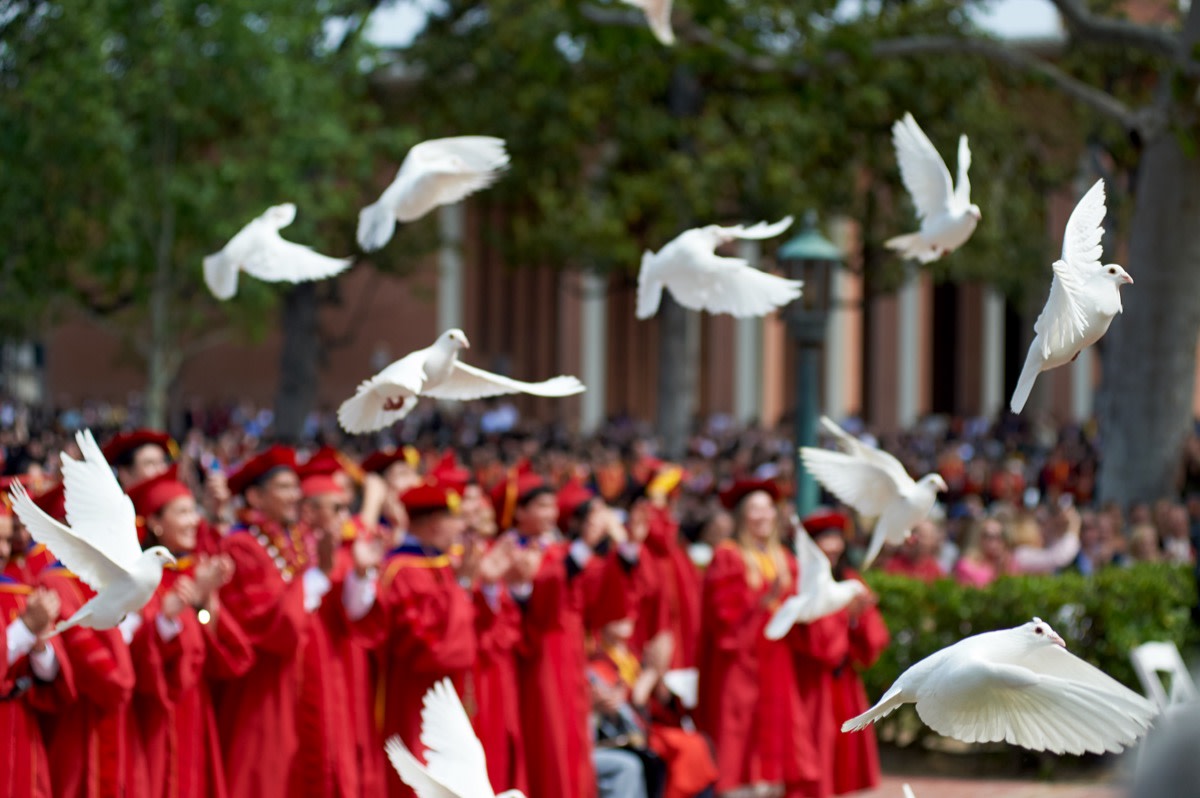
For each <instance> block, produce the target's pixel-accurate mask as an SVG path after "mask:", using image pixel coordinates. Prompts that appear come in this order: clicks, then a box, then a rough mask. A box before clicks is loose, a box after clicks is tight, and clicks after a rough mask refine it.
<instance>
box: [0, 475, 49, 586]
mask: <svg viewBox="0 0 1200 798" xmlns="http://www.w3.org/2000/svg"><path fill="white" fill-rule="evenodd" d="M18 481H19V482H20V483H21V484H22V485H24V486H25V489H26V490H28V491H30V492H31V495H32V491H33V480H32V479H28V478H26V477H4V478H2V479H0V535H5V536H7V537H8V539H9V556H8V561H7V562H6V563H5V564H4V567H3V568H0V572H2V573H3V574H4V575H5V576H7V577H9V578H10V579H13V580H14V581H17V582H20V583H21V584H24V585H32V584H34V583H36V582H37V577H38V574H39V573H41V571H42V569H43V568H45V567H46V566H48V565H50V564H51V563H53V562H54V560H55V559H56V558H55V556H54V555H53V554H51V553H50V550H49V549H48V548H46V547H45V546H43V545H42V544H41V543H37V542H35V541H34V540H33V538H31V537H30V536H29V531H28V530H27V529H25V525H24V524H22V523H21V519H19V518H17V516H16V515H15V514H14V513H13V511H12V500H11V499H10V498H9V495H8V492H9V490H10V489H11V488H12V485H13V483H14V482H18Z"/></svg>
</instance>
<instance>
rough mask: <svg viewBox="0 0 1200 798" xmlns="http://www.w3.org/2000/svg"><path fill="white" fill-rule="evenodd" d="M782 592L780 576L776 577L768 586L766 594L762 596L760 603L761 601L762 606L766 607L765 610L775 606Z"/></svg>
mask: <svg viewBox="0 0 1200 798" xmlns="http://www.w3.org/2000/svg"><path fill="white" fill-rule="evenodd" d="M783 591H784V585H783V579H782V578H781V577H780V576H778V575H776V577H775V578H774V579H772V580H771V584H770V586H769V588H768V590H767V592H766V594H764V595H763V597H762V601H761V604H762V606H764V607H767V608H771V607H774V606H775V604H776V603H777V602H778V601H779V599H780V598H781V597H782V596H783Z"/></svg>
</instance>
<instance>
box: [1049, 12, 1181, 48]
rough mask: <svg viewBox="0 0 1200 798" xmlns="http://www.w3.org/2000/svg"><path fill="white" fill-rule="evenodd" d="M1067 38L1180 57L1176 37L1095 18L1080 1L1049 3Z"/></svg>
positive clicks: (1118, 20) (1141, 27)
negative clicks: (1065, 30)
mask: <svg viewBox="0 0 1200 798" xmlns="http://www.w3.org/2000/svg"><path fill="white" fill-rule="evenodd" d="M1050 2H1051V3H1053V4H1054V6H1055V8H1057V9H1058V12H1059V13H1060V14H1062V16H1063V21H1064V22H1065V23H1066V25H1067V29H1068V30H1070V31H1071V35H1072V36H1074V37H1075V38H1077V39H1079V40H1080V41H1083V42H1088V43H1096V44H1116V45H1120V46H1122V47H1136V48H1137V49H1139V50H1144V51H1146V52H1150V53H1156V54H1158V55H1165V56H1167V57H1168V58H1173V59H1174V58H1180V57H1182V56H1184V52H1183V48H1182V45H1181V42H1180V41H1179V37H1178V36H1176V35H1175V34H1173V33H1168V32H1167V31H1166V30H1163V29H1162V28H1155V27H1152V26H1150V25H1139V24H1137V23H1136V22H1129V21H1127V20H1123V19H1110V18H1108V17H1099V16H1096V15H1095V14H1093V13H1092V12H1091V11H1089V10H1088V9H1087V6H1085V5H1084V4H1083V3H1082V2H1081V0H1050Z"/></svg>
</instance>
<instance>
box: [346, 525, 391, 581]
mask: <svg viewBox="0 0 1200 798" xmlns="http://www.w3.org/2000/svg"><path fill="white" fill-rule="evenodd" d="M350 558H351V559H352V560H353V561H354V573H355V574H357V575H358V577H359V578H360V579H364V578H366V576H367V574H368V573H370V571H371V570H372V569H373V568H378V567H379V564H380V563H382V562H383V541H381V540H380V539H379V538H377V537H373V536H368V535H359V536H358V537H357V538H355V539H354V543H352V544H351V545H350Z"/></svg>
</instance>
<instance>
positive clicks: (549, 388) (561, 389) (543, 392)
mask: <svg viewBox="0 0 1200 798" xmlns="http://www.w3.org/2000/svg"><path fill="white" fill-rule="evenodd" d="M586 390H587V388H586V387H585V386H584V384H583V383H582V382H580V381H579V378H578V377H571V376H569V375H563V376H559V377H551V378H550V379H548V380H543V381H542V382H533V383H529V384H528V386H527V387H525V388H523V389H522V391H523V392H524V393H527V394H531V395H533V396H548V397H554V398H557V397H560V396H574V395H575V394H577V393H583V392H584V391H586Z"/></svg>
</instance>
